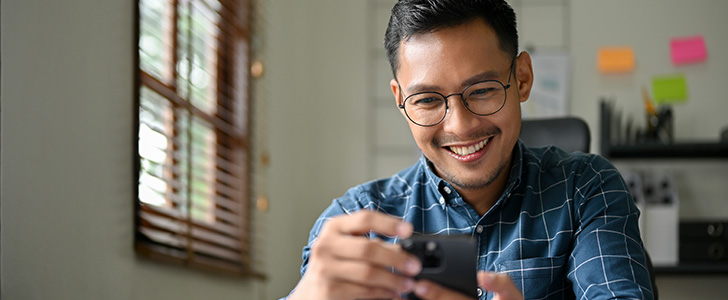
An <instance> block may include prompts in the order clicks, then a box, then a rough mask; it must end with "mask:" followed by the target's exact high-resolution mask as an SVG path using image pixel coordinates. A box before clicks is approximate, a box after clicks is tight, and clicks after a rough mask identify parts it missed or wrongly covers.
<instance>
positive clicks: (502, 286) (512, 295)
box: [414, 271, 523, 300]
mask: <svg viewBox="0 0 728 300" xmlns="http://www.w3.org/2000/svg"><path fill="white" fill-rule="evenodd" d="M478 286H480V287H481V288H483V289H484V290H486V291H489V292H493V293H495V297H493V300H521V299H523V296H522V295H521V292H520V291H519V290H518V288H516V285H514V284H513V282H512V281H511V278H510V277H508V275H506V274H497V273H493V272H485V271H480V272H478ZM414 292H415V295H417V297H419V298H420V299H423V300H427V299H433V300H434V299H448V300H472V299H470V298H468V297H466V296H465V295H463V294H461V293H458V292H455V291H453V290H450V289H447V288H444V287H442V286H440V285H438V284H435V283H433V282H430V281H425V280H422V281H419V282H417V285H415V288H414Z"/></svg>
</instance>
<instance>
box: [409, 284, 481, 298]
mask: <svg viewBox="0 0 728 300" xmlns="http://www.w3.org/2000/svg"><path fill="white" fill-rule="evenodd" d="M414 293H415V295H417V297H419V298H420V299H423V300H426V299H448V300H471V299H470V298H468V296H466V295H463V294H462V293H460V292H456V291H453V290H451V289H448V288H446V287H443V286H441V285H439V284H436V283H434V282H432V281H428V280H420V281H418V282H417V283H416V284H415V288H414Z"/></svg>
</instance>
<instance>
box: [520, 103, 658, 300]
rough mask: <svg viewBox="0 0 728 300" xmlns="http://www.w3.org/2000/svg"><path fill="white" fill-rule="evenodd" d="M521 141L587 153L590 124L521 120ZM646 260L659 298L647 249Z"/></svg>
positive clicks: (564, 119) (568, 119)
mask: <svg viewBox="0 0 728 300" xmlns="http://www.w3.org/2000/svg"><path fill="white" fill-rule="evenodd" d="M521 141H523V143H524V144H526V146H527V147H541V146H547V145H553V146H556V147H559V148H561V149H563V150H564V151H566V152H569V153H571V152H574V151H581V152H584V153H587V152H589V145H590V143H591V134H590V133H589V125H587V124H586V122H585V121H584V120H582V119H580V118H577V117H562V118H551V119H530V120H523V121H522V122H521ZM645 260H646V261H647V271H648V272H649V274H650V280H651V281H652V293H653V295H654V296H655V298H654V299H655V300H657V298H658V297H657V285H656V284H655V271H654V268H653V266H652V259H651V258H650V254H649V253H647V251H645Z"/></svg>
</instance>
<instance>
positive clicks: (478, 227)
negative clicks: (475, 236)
mask: <svg viewBox="0 0 728 300" xmlns="http://www.w3.org/2000/svg"><path fill="white" fill-rule="evenodd" d="M475 232H477V233H483V225H478V226H477V227H475Z"/></svg>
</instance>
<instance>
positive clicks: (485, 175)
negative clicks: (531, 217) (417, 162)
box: [391, 20, 532, 189]
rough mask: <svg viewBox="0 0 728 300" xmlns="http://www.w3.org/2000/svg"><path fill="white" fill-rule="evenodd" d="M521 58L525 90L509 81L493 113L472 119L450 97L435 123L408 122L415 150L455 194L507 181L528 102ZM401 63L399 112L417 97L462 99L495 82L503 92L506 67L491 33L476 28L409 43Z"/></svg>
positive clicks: (475, 24) (395, 83)
mask: <svg viewBox="0 0 728 300" xmlns="http://www.w3.org/2000/svg"><path fill="white" fill-rule="evenodd" d="M524 54H525V57H524ZM524 54H522V55H520V56H519V58H518V59H517V61H516V64H514V68H515V70H516V74H519V70H520V73H522V75H523V76H521V79H524V78H525V79H526V80H525V84H519V82H518V78H517V77H518V75H517V76H516V77H513V76H511V87H510V88H509V89H507V90H506V94H507V98H506V99H507V100H506V103H505V106H504V107H503V108H502V109H501V110H500V111H499V112H497V113H495V114H492V115H488V116H478V115H475V114H473V113H471V112H470V111H469V110H468V109H467V108H466V107H465V106H464V105H463V102H462V100H461V97H460V96H458V95H456V96H451V97H449V98H448V106H449V111H448V112H447V115H446V116H445V119H444V120H443V121H442V122H441V123H439V124H437V125H435V126H431V127H422V126H419V125H416V124H414V123H412V122H410V121H409V120H408V124H409V126H410V130H411V131H412V135H413V136H414V139H415V142H416V143H417V145H418V146H419V148H420V149H421V150H422V152H423V153H424V154H425V156H426V157H427V158H428V159H429V160H430V161H431V162H432V163H433V165H434V167H435V172H436V173H438V175H439V176H441V177H443V178H444V179H446V180H447V181H449V182H450V183H452V184H453V185H455V186H456V187H459V188H461V189H481V188H485V187H487V186H489V185H490V183H492V182H493V181H494V180H495V179H496V178H498V176H499V175H502V176H507V172H503V171H504V169H505V168H506V167H507V166H508V164H509V162H510V160H511V154H512V150H513V146H514V145H515V143H516V141H517V140H518V136H519V134H520V130H521V107H520V102H521V101H525V100H526V99H527V98H528V93H529V91H530V82H531V77H532V75H531V77H524V76H525V75H526V73H528V72H531V69H530V68H531V67H530V59H529V58H528V54H526V53H524ZM399 61H400V67H399V70H398V72H397V80H392V82H391V85H392V92H393V93H394V96H395V99H397V103H398V104H399V103H400V102H401V101H403V100H404V99H405V98H406V97H407V96H409V95H412V94H414V93H417V92H424V91H429V92H439V93H441V94H443V95H450V94H453V93H461V92H462V91H463V89H464V88H465V87H466V86H468V85H469V84H472V83H473V82H475V81H480V80H487V79H491V80H498V81H500V82H501V83H503V85H507V82H508V79H509V73H510V72H509V71H510V67H511V61H512V60H511V57H510V56H509V55H508V54H506V53H505V52H503V51H502V50H501V49H500V48H499V43H498V39H497V36H496V34H495V32H494V31H493V29H492V28H491V27H490V26H488V25H486V23H485V22H484V21H482V20H475V21H472V22H469V23H466V24H464V25H460V26H457V27H452V28H445V29H442V30H438V31H435V32H432V33H426V34H418V35H414V36H412V37H411V38H410V39H409V40H406V41H405V42H402V44H401V45H400V51H399ZM526 63H527V65H528V67H527V68H524V67H521V69H519V67H518V65H524V64H526ZM524 72H526V73H524ZM530 74H532V73H530ZM400 88H401V90H400ZM402 114H403V115H404V111H402ZM405 118H406V116H405ZM456 152H458V153H459V154H458V153H456Z"/></svg>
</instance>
